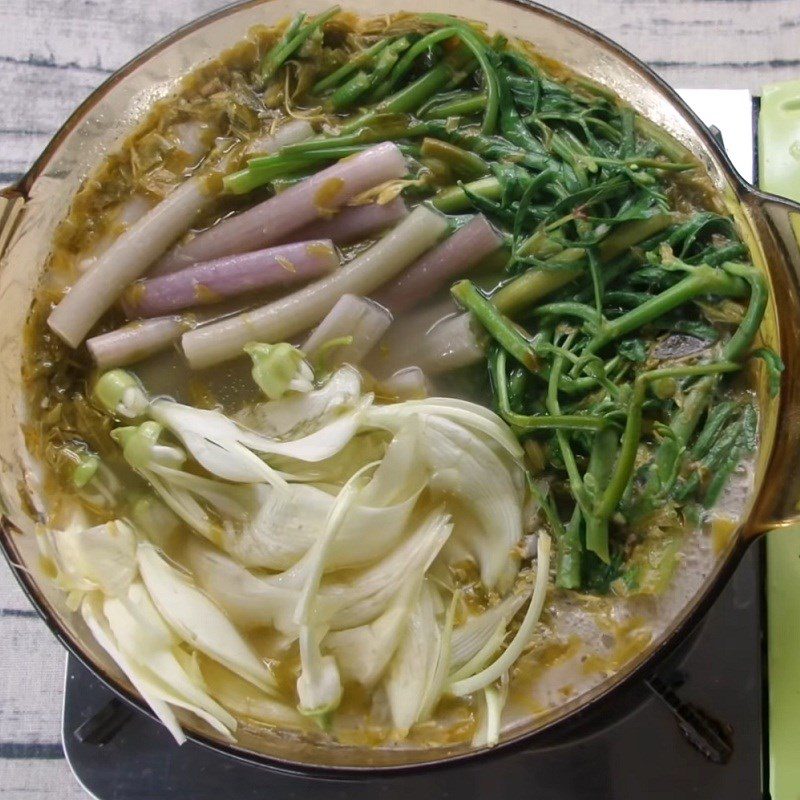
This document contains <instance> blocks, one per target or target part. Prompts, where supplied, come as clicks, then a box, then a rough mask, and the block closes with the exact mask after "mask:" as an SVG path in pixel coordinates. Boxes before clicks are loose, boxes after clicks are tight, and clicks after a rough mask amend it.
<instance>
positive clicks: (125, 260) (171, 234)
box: [47, 177, 209, 347]
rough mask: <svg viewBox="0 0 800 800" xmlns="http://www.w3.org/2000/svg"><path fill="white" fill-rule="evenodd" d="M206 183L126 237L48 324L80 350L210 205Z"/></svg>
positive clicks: (188, 189)
mask: <svg viewBox="0 0 800 800" xmlns="http://www.w3.org/2000/svg"><path fill="white" fill-rule="evenodd" d="M208 202H209V195H208V194H207V193H206V191H205V189H204V187H203V183H202V179H201V178H199V177H198V178H192V179H190V180H188V181H187V182H186V183H184V184H182V185H181V186H179V187H178V188H177V189H175V190H174V191H173V192H171V193H170V194H169V195H167V197H166V198H165V199H164V200H162V201H161V202H160V203H159V204H158V205H157V206H156V207H155V208H153V209H152V210H151V211H150V212H148V213H147V214H145V215H144V216H143V217H142V218H141V219H140V220H139V221H138V222H136V223H135V224H134V225H132V226H131V227H130V228H129V229H128V230H127V231H125V233H123V234H122V235H121V236H120V237H119V238H118V239H117V240H116V241H115V242H114V243H113V244H112V245H111V247H109V248H108V250H106V251H105V253H103V254H102V255H101V256H100V257H99V258H98V259H97V263H96V264H95V266H94V268H93V269H91V270H90V271H89V272H86V273H84V274H83V275H82V276H81V277H80V278H79V279H78V281H77V283H75V284H74V286H72V288H71V289H70V290H69V292H67V294H66V295H65V297H64V299H63V300H62V301H61V302H60V303H59V304H58V305H57V306H56V307H55V308H54V309H53V311H52V313H51V314H50V317H49V318H48V320H47V323H48V325H49V326H50V328H51V329H52V330H53V332H54V333H56V334H57V335H58V336H60V337H61V338H62V339H63V340H64V341H65V342H66V343H67V344H68V345H70V347H77V346H78V345H79V344H80V343H81V342H82V341H83V339H84V337H85V336H86V334H87V333H88V332H89V331H90V330H91V328H92V326H93V325H94V324H95V323H96V322H97V320H99V319H100V317H101V316H103V314H104V313H105V312H106V311H107V310H108V309H109V308H110V307H111V306H112V304H113V303H114V301H115V300H116V299H117V298H118V297H119V296H120V294H122V292H123V291H124V290H125V288H126V287H127V286H128V284H130V283H132V282H133V281H135V280H136V279H137V278H138V277H139V276H140V275H142V273H143V272H144V271H145V270H146V269H147V267H149V266H150V264H152V262H153V261H154V260H155V259H156V258H158V256H159V255H161V253H163V252H164V250H166V249H167V247H169V245H170V244H171V243H172V242H173V241H174V240H175V239H176V238H177V237H178V236H180V235H181V234H182V233H183V232H184V231H185V230H186V229H187V228H188V227H189V226H190V225H191V224H192V222H193V221H194V219H195V217H196V216H197V214H198V213H199V212H200V211H201V210H202V209H203V208H205V207H206V205H207V204H208Z"/></svg>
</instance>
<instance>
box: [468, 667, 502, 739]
mask: <svg viewBox="0 0 800 800" xmlns="http://www.w3.org/2000/svg"><path fill="white" fill-rule="evenodd" d="M508 683H509V680H508V673H507V672H504V673H503V675H502V676H501V678H500V685H499V686H497V685H495V686H487V687H486V688H485V689H484V690H483V709H482V711H481V715H480V724H479V725H478V728H477V730H476V731H475V735H474V736H473V737H472V746H473V747H494V746H495V745H496V744H497V743H498V742H499V741H500V726H501V722H502V715H503V708H504V707H505V705H506V702H507V700H508Z"/></svg>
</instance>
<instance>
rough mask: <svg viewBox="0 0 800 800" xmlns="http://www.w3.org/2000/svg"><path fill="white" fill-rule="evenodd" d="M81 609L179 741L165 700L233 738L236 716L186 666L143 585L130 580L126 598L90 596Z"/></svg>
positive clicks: (176, 644) (113, 656) (88, 622)
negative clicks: (211, 694)
mask: <svg viewBox="0 0 800 800" xmlns="http://www.w3.org/2000/svg"><path fill="white" fill-rule="evenodd" d="M81 608H82V611H83V615H84V619H85V620H86V622H87V624H88V625H89V627H90V628H91V630H92V632H93V633H94V634H95V636H96V637H97V638H98V641H99V642H100V644H101V645H102V646H103V647H104V648H106V649H107V650H108V652H109V655H110V656H111V657H112V658H114V660H115V661H117V664H118V665H119V667H120V668H121V669H122V670H123V672H125V674H126V675H127V676H128V678H129V679H130V680H131V683H133V684H134V685H135V686H136V688H137V689H138V690H139V691H140V693H141V694H142V696H143V697H144V699H145V700H146V701H147V702H148V704H149V705H150V706H151V708H153V710H154V711H155V712H156V714H157V715H158V716H159V718H160V719H161V720H162V721H163V722H164V724H165V725H166V726H167V728H168V729H169V730H170V731H171V732H172V734H173V736H175V738H176V739H177V740H178V741H182V740H183V734H182V732H181V731H180V727H179V725H178V723H177V720H176V719H175V716H174V713H173V712H172V710H171V709H170V708H169V707H165V705H164V704H167V703H168V704H169V705H170V706H176V707H178V708H185V709H187V710H188V711H191V712H192V713H193V714H195V715H197V716H198V717H200V718H201V719H203V720H205V721H206V722H207V723H208V724H209V725H211V726H212V727H213V728H214V729H215V730H217V731H219V732H220V733H222V734H223V735H224V736H226V737H227V738H233V737H232V733H233V731H235V730H236V720H235V719H234V718H233V717H232V716H231V715H230V714H229V713H228V712H227V711H226V710H225V709H224V708H223V707H222V706H221V705H219V703H217V702H216V701H215V700H214V699H213V698H211V697H210V696H209V695H208V693H207V692H206V690H205V688H204V687H203V686H202V683H201V682H200V681H198V679H197V676H196V675H194V674H192V673H193V671H192V670H189V671H187V670H186V669H185V668H184V666H183V664H182V658H183V655H179V654H181V653H182V651H181V650H180V648H179V647H178V644H179V639H178V637H177V636H175V634H174V633H173V632H172V631H171V630H170V629H169V627H168V626H167V625H166V623H165V622H164V620H163V619H162V618H161V616H160V615H159V613H158V611H157V610H156V607H155V606H154V605H153V602H152V600H151V599H150V595H149V594H148V592H147V589H146V588H145V587H144V585H143V584H142V583H139V582H136V583H133V584H131V586H130V588H129V590H128V594H127V596H126V597H125V598H124V599H116V598H106V599H104V600H101V599H99V598H98V596H97V595H91V596H87V598H86V599H85V600H84V602H83V605H82V607H81ZM98 634H99V635H98Z"/></svg>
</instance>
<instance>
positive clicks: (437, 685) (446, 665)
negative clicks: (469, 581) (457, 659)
mask: <svg viewBox="0 0 800 800" xmlns="http://www.w3.org/2000/svg"><path fill="white" fill-rule="evenodd" d="M460 596H461V592H460V591H456V592H454V593H453V596H452V598H451V600H450V606H449V608H448V609H447V614H446V615H445V618H444V625H442V635H441V636H440V637H439V650H438V652H437V653H436V666H435V667H434V669H433V675H432V676H431V679H430V680H429V681H428V684H427V686H426V687H425V694H424V696H423V698H422V706H421V708H420V711H419V718H420V721H424V720H426V719H430V717H431V716H433V712H434V711H435V710H436V706H437V705H438V704H439V701H440V700H441V699H442V695H443V694H444V692H445V689H446V687H447V676H448V673H449V671H450V651H451V647H452V640H453V627H454V626H455V621H456V608H457V606H458V601H459V599H460Z"/></svg>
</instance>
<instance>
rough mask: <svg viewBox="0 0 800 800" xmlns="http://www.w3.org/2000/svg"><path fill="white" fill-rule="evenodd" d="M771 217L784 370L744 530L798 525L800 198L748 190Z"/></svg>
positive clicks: (769, 253)
mask: <svg viewBox="0 0 800 800" xmlns="http://www.w3.org/2000/svg"><path fill="white" fill-rule="evenodd" d="M752 199H753V200H754V201H755V203H756V204H757V205H758V206H760V208H761V210H762V212H763V214H764V216H766V218H767V219H768V221H769V222H770V228H771V233H772V237H771V238H772V240H771V241H769V240H765V241H764V242H763V244H764V247H765V254H766V257H767V262H768V263H769V264H770V278H771V281H772V284H773V294H774V299H775V303H776V305H777V307H778V312H779V328H780V337H781V342H782V345H783V346H782V350H783V352H782V353H781V356H782V357H783V361H784V364H785V371H784V373H783V376H782V377H783V379H782V381H781V395H780V398H779V401H778V403H779V405H778V410H777V421H776V424H777V431H776V435H775V442H774V446H773V450H772V452H771V454H770V456H769V462H768V463H767V464H766V465H765V476H766V477H765V480H764V486H763V487H762V490H761V492H760V493H759V497H758V498H757V500H756V503H755V506H754V508H753V510H752V514H751V516H750V519H749V520H748V522H747V523H745V526H744V531H743V533H744V536H745V537H746V538H755V537H757V536H759V535H760V534H763V533H766V532H767V531H770V530H775V529H781V528H792V527H796V526H798V527H800V456H799V455H798V454H799V453H800V203H795V202H793V201H791V200H787V199H785V198H783V197H778V196H777V195H770V194H766V193H764V192H759V191H755V190H753V191H752Z"/></svg>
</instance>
